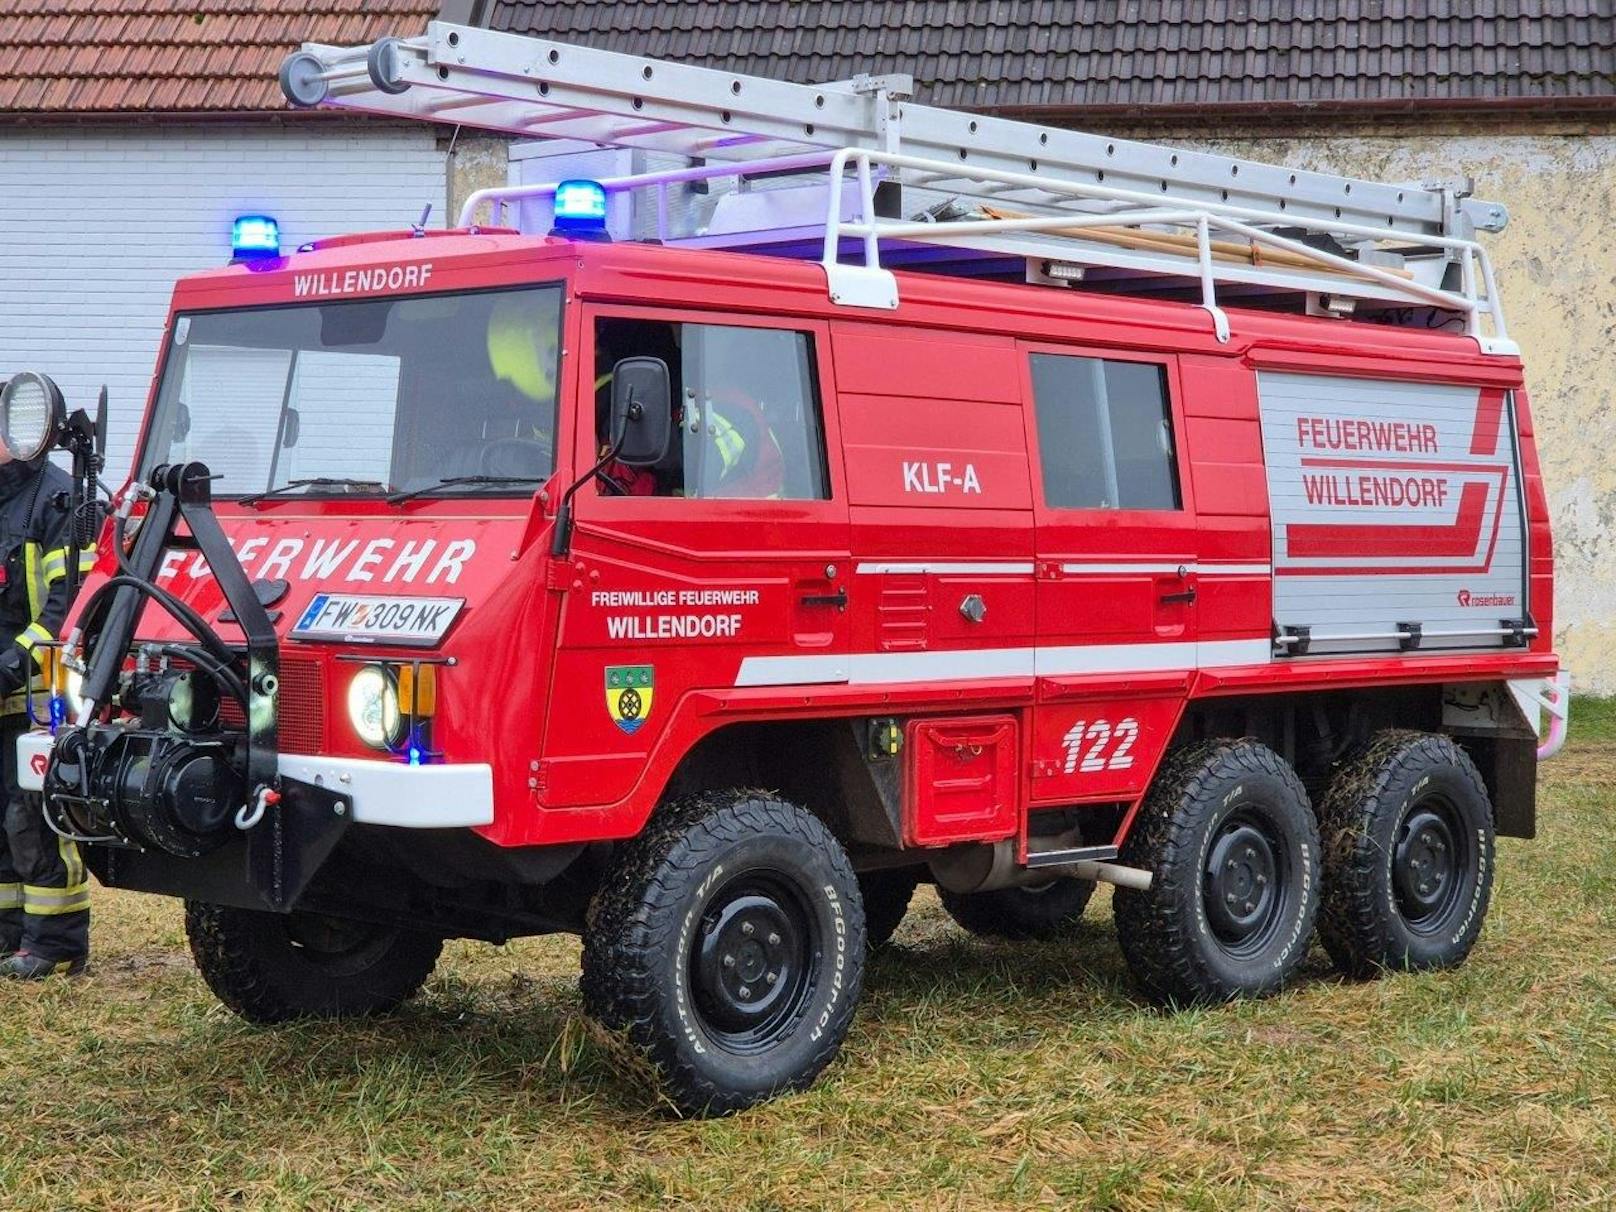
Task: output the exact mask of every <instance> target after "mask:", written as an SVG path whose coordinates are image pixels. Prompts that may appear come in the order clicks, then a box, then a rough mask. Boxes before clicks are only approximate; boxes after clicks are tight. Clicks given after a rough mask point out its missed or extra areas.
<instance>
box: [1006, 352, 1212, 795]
mask: <svg viewBox="0 0 1616 1212" xmlns="http://www.w3.org/2000/svg"><path fill="white" fill-rule="evenodd" d="M1021 353H1022V356H1023V365H1022V371H1023V376H1024V378H1023V390H1024V400H1025V405H1026V407H1025V416H1026V419H1027V425H1028V430H1029V432H1028V446H1029V449H1031V450H1032V451H1034V452H1035V453H1034V455H1033V459H1032V463H1033V468H1034V477H1035V481H1036V483H1035V491H1034V504H1033V510H1034V525H1035V531H1036V535H1035V546H1036V551H1037V559H1036V570H1037V571H1036V579H1037V590H1036V599H1037V600H1036V613H1037V627H1038V654H1037V660H1036V665H1035V673H1036V704H1035V707H1034V728H1033V745H1032V749H1033V754H1032V775H1033V777H1032V800H1033V801H1034V802H1035V803H1074V802H1081V801H1096V800H1103V801H1112V800H1127V799H1131V798H1133V797H1134V796H1136V795H1137V794H1139V793H1140V792H1141V791H1142V790H1143V789H1144V786H1145V785H1146V783H1147V782H1148V780H1149V778H1150V775H1151V773H1152V771H1153V770H1154V767H1155V764H1156V759H1157V757H1158V756H1159V755H1160V752H1161V750H1162V749H1163V748H1164V747H1165V745H1166V743H1167V740H1168V738H1169V737H1170V735H1171V733H1172V730H1173V728H1174V726H1175V724H1176V721H1177V718H1178V714H1179V710H1180V708H1181V706H1182V704H1183V701H1184V699H1185V697H1186V695H1187V692H1188V689H1189V685H1190V680H1191V678H1192V676H1193V674H1194V671H1195V669H1196V666H1197V652H1196V599H1197V597H1198V596H1199V590H1198V579H1199V578H1198V571H1197V564H1196V551H1197V533H1196V519H1195V511H1194V503H1193V501H1192V500H1191V499H1190V476H1189V474H1188V467H1187V466H1186V462H1185V456H1184V453H1183V450H1182V443H1181V441H1180V440H1179V435H1180V434H1182V432H1183V418H1182V412H1181V409H1180V406H1179V403H1178V401H1179V398H1180V395H1181V393H1180V391H1179V385H1178V368H1177V364H1176V361H1175V359H1174V358H1172V357H1171V356H1149V355H1138V354H1133V353H1121V354H1119V353H1116V352H1114V351H1110V350H1098V349H1086V348H1077V347H1071V346H1056V345H1041V344H1033V343H1023V345H1022V348H1021Z"/></svg>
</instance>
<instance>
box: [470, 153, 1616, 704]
mask: <svg viewBox="0 0 1616 1212" xmlns="http://www.w3.org/2000/svg"><path fill="white" fill-rule="evenodd" d="M1111 133H1114V134H1117V135H1119V136H1124V137H1126V136H1130V135H1132V136H1134V137H1142V138H1152V139H1167V140H1170V141H1173V142H1181V143H1184V144H1186V145H1197V144H1198V145H1201V146H1206V147H1211V148H1215V149H1216V150H1220V151H1225V152H1228V153H1231V154H1235V155H1243V156H1250V157H1253V158H1256V159H1263V160H1269V161H1274V162H1280V163H1286V164H1293V165H1295V166H1297V167H1301V168H1313V169H1319V170H1322V171H1329V172H1341V173H1350V174H1353V175H1356V176H1363V177H1370V178H1374V179H1378V180H1388V181H1390V180H1396V181H1420V180H1427V179H1431V178H1449V177H1453V176H1473V177H1475V178H1476V180H1477V193H1478V194H1480V195H1481V196H1483V197H1486V198H1490V199H1494V200H1497V201H1501V202H1503V203H1505V204H1506V205H1507V206H1508V207H1509V210H1510V223H1509V227H1508V228H1507V229H1506V230H1505V231H1504V232H1502V233H1501V234H1499V235H1497V236H1491V237H1488V238H1487V241H1488V247H1489V248H1490V249H1491V250H1492V254H1493V258H1494V262H1495V265H1496V267H1497V270H1498V274H1499V279H1500V290H1501V293H1502V294H1503V297H1504V303H1505V308H1506V315H1507V317H1508V319H1509V325H1510V331H1511V335H1512V336H1513V337H1514V338H1515V339H1516V340H1517V341H1518V342H1519V343H1520V346H1521V351H1522V354H1523V356H1524V357H1525V359H1526V363H1527V368H1528V369H1527V381H1528V384H1529V386H1530V388H1531V392H1532V399H1533V405H1534V415H1535V420H1536V422H1537V429H1538V445H1539V450H1540V453H1541V457H1542V461H1543V475H1544V479H1545V480H1546V481H1547V485H1548V493H1549V502H1550V506H1551V508H1552V510H1553V514H1554V533H1555V555H1556V571H1557V588H1556V603H1555V623H1556V627H1555V632H1556V643H1557V645H1558V646H1559V650H1560V652H1561V654H1562V656H1563V657H1564V659H1565V662H1566V665H1567V667H1568V668H1570V669H1571V670H1572V671H1573V674H1574V676H1575V679H1576V682H1577V684H1578V686H1579V687H1580V688H1582V689H1584V690H1591V691H1595V692H1597V693H1601V694H1612V693H1616V408H1613V407H1612V404H1613V395H1616V134H1613V133H1611V132H1610V131H1609V130H1602V129H1594V130H1589V129H1579V128H1566V129H1563V130H1559V131H1554V130H1551V129H1548V128H1543V127H1536V128H1521V127H1514V128H1512V127H1499V128H1491V129H1487V130H1485V131H1482V130H1480V129H1478V128H1477V127H1476V126H1473V125H1472V126H1468V127H1467V126H1456V127H1450V128H1447V129H1430V128H1422V127H1418V126H1414V127H1408V126H1404V127H1402V128H1400V129H1396V130H1393V131H1389V132H1388V133H1376V132H1375V131H1374V130H1372V129H1371V130H1360V131H1355V132H1350V133H1349V132H1342V131H1340V130H1329V131H1319V132H1317V133H1310V134H1300V135H1299V134H1295V133H1265V134H1261V135H1249V136H1246V137H1241V138H1225V139H1219V140H1215V141H1212V140H1206V139H1205V138H1204V131H1195V130H1182V131H1172V132H1162V131H1160V130H1157V131H1152V132H1148V133H1145V132H1135V131H1127V130H1122V129H1115V128H1113V130H1112V131H1111ZM504 183H505V149H504V144H503V142H502V141H501V140H498V139H491V138H487V137H484V136H473V137H470V138H466V137H462V138H461V139H460V140H459V141H458V143H457V145H456V147H455V153H454V157H453V161H452V163H451V166H450V195H451V207H452V210H454V211H458V209H459V206H460V203H461V201H463V200H464V198H465V197H466V195H467V194H468V193H470V192H471V190H473V189H477V188H481V187H483V186H488V185H502V184H504Z"/></svg>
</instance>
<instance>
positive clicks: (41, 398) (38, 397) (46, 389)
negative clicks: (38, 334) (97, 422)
mask: <svg viewBox="0 0 1616 1212" xmlns="http://www.w3.org/2000/svg"><path fill="white" fill-rule="evenodd" d="M65 411H66V408H65V405H64V404H63V403H62V389H61V388H59V387H57V386H56V384H55V383H53V382H51V380H50V378H49V377H47V376H46V375H41V374H35V373H34V372H32V371H24V372H22V373H21V374H18V375H13V376H12V378H11V380H10V381H9V382H8V383H7V384H6V386H5V390H3V391H0V442H3V443H4V445H5V448H6V452H7V453H8V454H10V455H11V457H12V458H13V459H16V460H18V461H19V462H22V463H27V462H30V461H32V460H34V459H37V458H39V456H40V455H42V454H44V453H45V452H46V451H47V450H49V449H50V444H51V439H53V438H54V437H55V436H56V427H57V426H58V425H59V424H60V423H61V420H62V415H63V413H64V412H65Z"/></svg>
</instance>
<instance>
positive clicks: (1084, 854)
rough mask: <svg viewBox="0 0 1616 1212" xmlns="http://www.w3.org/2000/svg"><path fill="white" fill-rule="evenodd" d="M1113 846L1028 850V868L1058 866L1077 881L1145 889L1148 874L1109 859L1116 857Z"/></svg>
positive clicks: (1060, 870) (1052, 867)
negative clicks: (1092, 881)
mask: <svg viewBox="0 0 1616 1212" xmlns="http://www.w3.org/2000/svg"><path fill="white" fill-rule="evenodd" d="M1117 854H1118V851H1117V848H1116V847H1115V846H1072V847H1068V848H1066V849H1064V850H1034V851H1031V852H1030V853H1028V855H1027V862H1026V868H1027V870H1028V871H1038V870H1044V869H1051V870H1053V869H1058V870H1059V873H1060V874H1061V875H1066V876H1071V877H1072V878H1074V879H1080V880H1098V881H1100V882H1101V883H1104V884H1115V885H1117V886H1118V887H1119V888H1136V889H1138V890H1139V891H1141V892H1144V891H1147V890H1148V889H1149V888H1150V884H1151V879H1152V876H1151V873H1150V872H1149V871H1146V870H1145V869H1144V868H1143V867H1124V866H1122V865H1121V864H1119V863H1113V862H1111V861H1110V860H1112V859H1114V858H1116V857H1117Z"/></svg>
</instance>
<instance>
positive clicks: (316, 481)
mask: <svg viewBox="0 0 1616 1212" xmlns="http://www.w3.org/2000/svg"><path fill="white" fill-rule="evenodd" d="M391 487H392V485H391V484H383V483H382V482H381V481H380V480H356V479H354V478H352V477H351V476H310V477H309V478H307V479H302V480H288V481H286V483H284V484H281V485H279V486H278V487H276V488H266V489H265V490H264V491H263V492H253V493H248V494H247V495H246V496H244V497H237V498H236V504H237V505H251V504H253V503H254V502H255V501H262V500H263V499H264V498H265V497H278V496H280V495H281V494H282V493H283V492H291V491H292V490H293V489H294V488H358V489H363V490H364V491H366V492H386V491H388V489H390V488H391Z"/></svg>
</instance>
